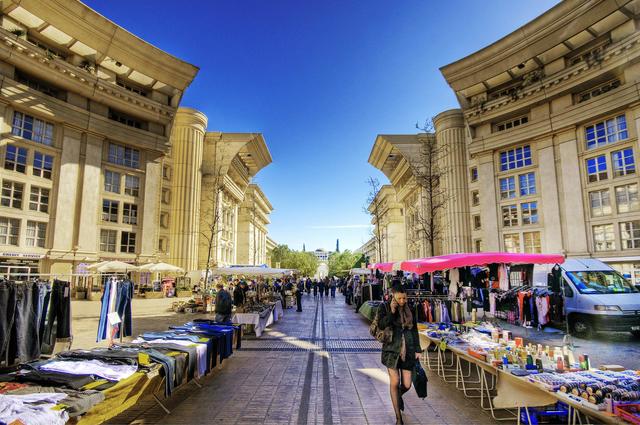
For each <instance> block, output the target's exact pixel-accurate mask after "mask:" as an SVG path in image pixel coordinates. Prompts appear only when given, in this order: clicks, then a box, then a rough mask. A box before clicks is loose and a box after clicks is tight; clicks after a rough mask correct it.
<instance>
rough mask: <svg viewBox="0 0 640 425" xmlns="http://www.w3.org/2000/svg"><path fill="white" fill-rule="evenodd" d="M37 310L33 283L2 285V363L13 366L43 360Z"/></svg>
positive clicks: (0, 309)
mask: <svg viewBox="0 0 640 425" xmlns="http://www.w3.org/2000/svg"><path fill="white" fill-rule="evenodd" d="M37 309H38V286H37V285H36V284H35V283H34V282H28V283H17V282H6V283H3V284H0V314H2V316H3V317H2V319H1V320H0V322H2V323H1V324H0V361H7V364H13V363H15V362H16V360H17V362H26V361H30V360H34V359H37V358H38V357H40V338H39V335H38V319H37Z"/></svg>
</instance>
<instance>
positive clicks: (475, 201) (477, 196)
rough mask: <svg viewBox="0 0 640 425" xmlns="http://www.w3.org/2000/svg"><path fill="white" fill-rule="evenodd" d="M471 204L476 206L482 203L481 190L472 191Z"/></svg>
mask: <svg viewBox="0 0 640 425" xmlns="http://www.w3.org/2000/svg"><path fill="white" fill-rule="evenodd" d="M471 205H473V206H474V207H475V206H478V205H480V192H478V191H477V190H474V191H473V192H471Z"/></svg>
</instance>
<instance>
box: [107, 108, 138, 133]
mask: <svg viewBox="0 0 640 425" xmlns="http://www.w3.org/2000/svg"><path fill="white" fill-rule="evenodd" d="M109 119H110V120H113V121H117V122H119V123H121V124H124V125H127V126H129V127H133V128H143V127H146V126H145V125H144V124H145V123H144V122H143V121H141V120H139V119H137V118H134V117H132V116H131V115H129V114H125V113H124V112H120V111H116V110H115V109H111V108H109ZM144 129H145V130H146V128H144Z"/></svg>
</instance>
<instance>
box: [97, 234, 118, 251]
mask: <svg viewBox="0 0 640 425" xmlns="http://www.w3.org/2000/svg"><path fill="white" fill-rule="evenodd" d="M117 238H118V231H117V230H106V229H101V230H100V251H104V252H116V240H117Z"/></svg>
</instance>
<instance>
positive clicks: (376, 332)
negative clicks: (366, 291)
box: [369, 303, 393, 344]
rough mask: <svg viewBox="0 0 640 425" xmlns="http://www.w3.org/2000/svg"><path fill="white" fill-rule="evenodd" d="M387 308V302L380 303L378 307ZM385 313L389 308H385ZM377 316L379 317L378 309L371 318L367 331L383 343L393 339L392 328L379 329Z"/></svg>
mask: <svg viewBox="0 0 640 425" xmlns="http://www.w3.org/2000/svg"><path fill="white" fill-rule="evenodd" d="M381 308H384V309H387V303H382V304H381V305H380V306H379V307H378V309H381ZM387 314H389V310H388V309H387ZM378 317H380V310H378V311H377V312H376V316H375V317H374V318H373V322H371V325H370V326H369V333H370V334H371V336H372V337H374V338H375V339H377V340H378V342H381V343H383V344H388V343H390V342H391V340H392V339H393V330H392V329H389V328H385V329H380V327H379V326H378Z"/></svg>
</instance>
